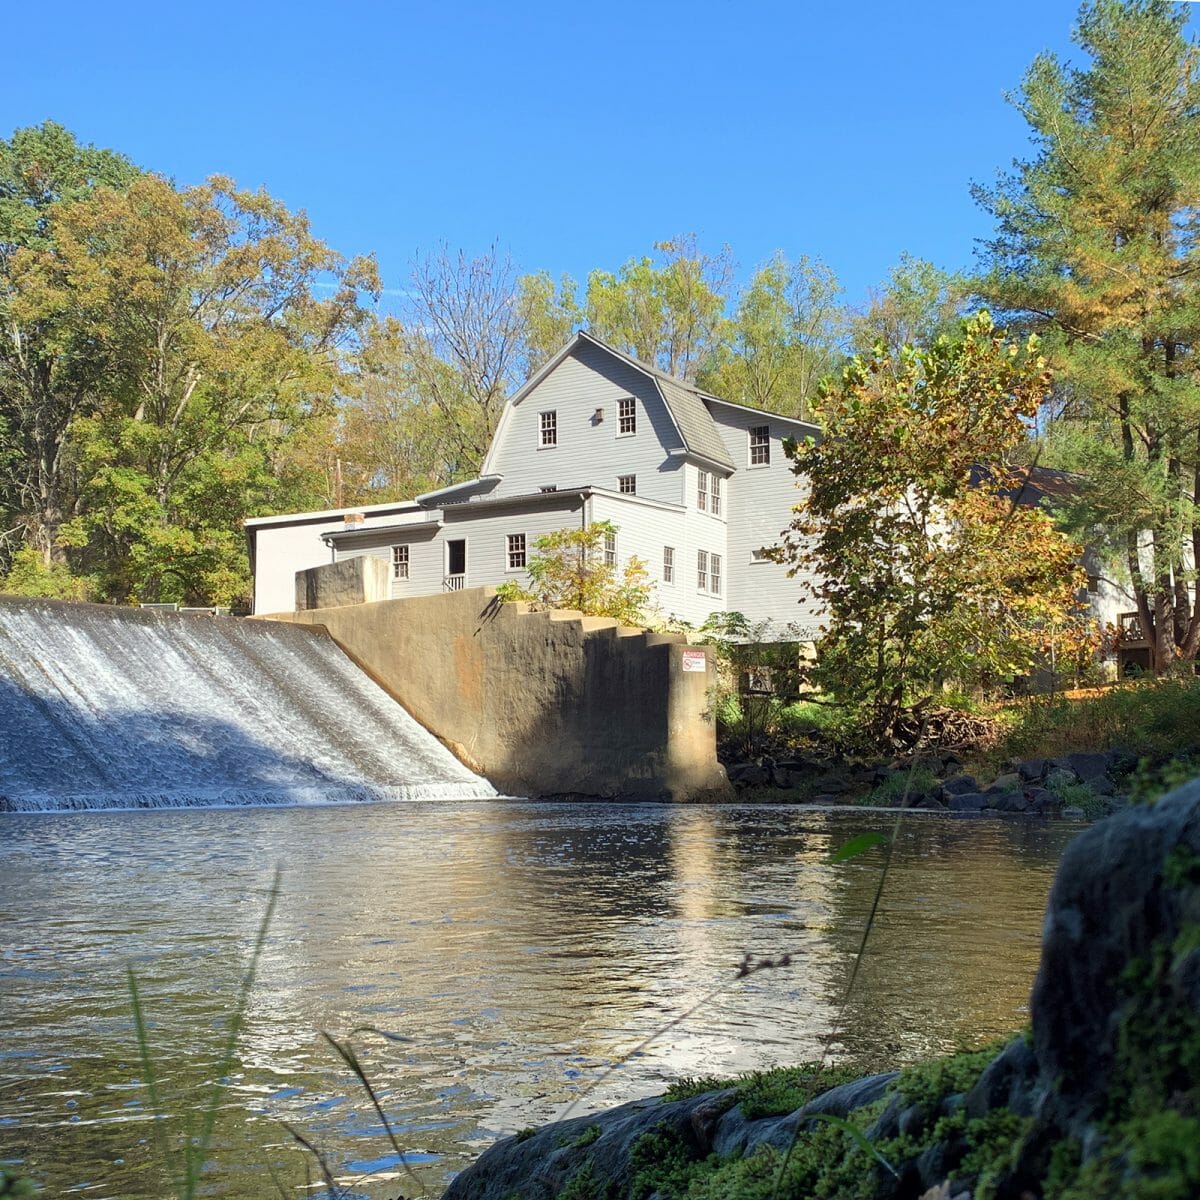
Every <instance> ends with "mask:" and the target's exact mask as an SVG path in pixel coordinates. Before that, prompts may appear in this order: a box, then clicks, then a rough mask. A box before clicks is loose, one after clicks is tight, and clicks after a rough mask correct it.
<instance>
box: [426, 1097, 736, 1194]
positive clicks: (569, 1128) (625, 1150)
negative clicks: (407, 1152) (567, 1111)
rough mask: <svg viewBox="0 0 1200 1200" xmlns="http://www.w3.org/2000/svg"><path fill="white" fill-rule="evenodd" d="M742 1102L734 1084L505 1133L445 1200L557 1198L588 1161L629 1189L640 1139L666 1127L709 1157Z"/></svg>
mask: <svg viewBox="0 0 1200 1200" xmlns="http://www.w3.org/2000/svg"><path fill="white" fill-rule="evenodd" d="M735 1099H736V1093H735V1092H734V1090H733V1089H732V1088H726V1089H725V1090H723V1091H719V1092H706V1093H705V1094H703V1095H701V1096H693V1097H691V1098H690V1099H687V1100H676V1101H673V1102H671V1103H663V1101H662V1100H660V1099H653V1100H635V1101H633V1102H632V1103H630V1104H622V1105H621V1106H620V1108H614V1109H611V1110H609V1111H608V1112H604V1113H598V1114H596V1115H594V1116H586V1117H572V1118H571V1119H570V1120H567V1121H557V1122H555V1123H554V1124H552V1125H543V1126H542V1128H541V1129H538V1130H536V1131H535V1132H534V1133H533V1134H532V1135H530V1136H528V1137H521V1136H519V1135H518V1136H516V1137H509V1138H505V1139H504V1140H503V1141H500V1142H497V1143H496V1144H495V1145H494V1146H492V1147H490V1148H489V1149H488V1150H486V1151H485V1152H484V1154H483V1155H482V1156H481V1157H480V1158H479V1159H478V1160H477V1161H476V1162H475V1163H473V1164H472V1165H471V1166H470V1167H468V1168H467V1170H465V1171H463V1172H461V1173H460V1174H458V1175H456V1176H455V1177H454V1179H453V1180H451V1182H450V1186H449V1187H448V1188H447V1189H446V1191H445V1193H444V1197H443V1200H506V1198H507V1197H510V1196H512V1195H514V1194H519V1195H521V1196H522V1197H524V1200H549V1198H550V1197H552V1196H557V1195H558V1194H559V1192H560V1191H561V1190H562V1188H563V1187H564V1186H565V1185H566V1183H567V1181H568V1180H569V1179H570V1177H571V1176H572V1175H573V1174H575V1172H576V1171H578V1170H579V1169H580V1168H581V1167H582V1166H583V1164H584V1163H585V1162H590V1163H591V1169H592V1172H593V1173H594V1174H596V1175H598V1176H600V1177H601V1178H603V1179H606V1180H607V1179H612V1180H616V1181H619V1182H620V1183H622V1184H623V1185H624V1186H625V1187H628V1185H629V1183H630V1181H631V1180H632V1175H633V1170H632V1153H631V1152H632V1149H633V1144H634V1142H636V1141H637V1140H638V1138H640V1137H641V1136H642V1135H643V1134H645V1133H649V1132H651V1131H652V1130H656V1129H659V1128H662V1129H664V1130H667V1131H670V1132H671V1133H674V1134H676V1135H677V1136H678V1137H679V1138H680V1140H681V1141H682V1142H683V1144H684V1145H685V1146H687V1148H688V1150H689V1151H690V1152H691V1153H692V1154H695V1155H697V1156H699V1157H705V1156H707V1155H708V1154H710V1153H711V1152H712V1148H713V1139H714V1137H715V1135H716V1131H717V1127H718V1124H719V1122H720V1119H721V1117H722V1115H723V1114H724V1113H725V1112H726V1110H727V1109H728V1108H729V1107H730V1106H731V1105H732V1104H733V1103H734V1100H735ZM755 1124H758V1123H757V1122H756V1123H755ZM593 1127H595V1128H596V1129H598V1130H599V1133H598V1134H596V1133H594V1132H592V1130H593Z"/></svg>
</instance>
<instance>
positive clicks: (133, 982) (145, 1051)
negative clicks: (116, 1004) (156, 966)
mask: <svg viewBox="0 0 1200 1200" xmlns="http://www.w3.org/2000/svg"><path fill="white" fill-rule="evenodd" d="M125 980H126V983H127V985H128V987H129V1005H130V1007H131V1008H132V1009H133V1028H134V1032H135V1033H136V1036H137V1044H138V1057H139V1058H140V1059H141V1063H142V1077H143V1078H144V1079H145V1080H146V1092H147V1094H148V1096H149V1098H150V1117H151V1121H152V1123H153V1126H154V1148H155V1150H156V1151H157V1152H158V1157H159V1159H160V1160H161V1161H162V1165H163V1169H164V1170H165V1171H166V1172H167V1174H168V1176H170V1179H171V1188H172V1190H173V1191H174V1192H175V1194H176V1195H181V1194H182V1180H181V1179H180V1178H179V1177H178V1176H176V1174H175V1172H174V1171H173V1170H172V1167H171V1151H170V1147H169V1146H168V1145H167V1127H166V1121H167V1114H166V1111H165V1110H164V1108H163V1104H162V1097H161V1095H160V1093H159V1090H158V1075H157V1073H156V1072H155V1070H154V1059H153V1058H152V1057H151V1054H150V1035H149V1032H148V1031H147V1028H146V1014H145V1012H144V1011H143V1009H142V998H141V996H140V994H139V993H138V983H137V976H136V975H135V974H134V972H133V967H131V966H126V968H125Z"/></svg>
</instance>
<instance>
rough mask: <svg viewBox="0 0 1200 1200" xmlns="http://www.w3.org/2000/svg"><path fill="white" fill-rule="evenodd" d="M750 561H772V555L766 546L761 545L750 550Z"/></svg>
mask: <svg viewBox="0 0 1200 1200" xmlns="http://www.w3.org/2000/svg"><path fill="white" fill-rule="evenodd" d="M750 561H751V562H752V563H760V562H770V561H771V555H770V552H769V551H768V550H767V548H766V546H759V548H758V549H757V550H751V551H750Z"/></svg>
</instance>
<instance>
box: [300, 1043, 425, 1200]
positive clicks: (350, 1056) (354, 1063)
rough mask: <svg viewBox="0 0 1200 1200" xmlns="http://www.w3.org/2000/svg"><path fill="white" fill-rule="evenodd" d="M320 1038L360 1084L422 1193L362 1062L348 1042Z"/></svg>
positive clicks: (421, 1183)
mask: <svg viewBox="0 0 1200 1200" xmlns="http://www.w3.org/2000/svg"><path fill="white" fill-rule="evenodd" d="M321 1036H322V1037H323V1038H324V1039H325V1040H326V1041H327V1042H328V1043H329V1044H330V1045H331V1046H332V1047H333V1049H334V1052H335V1053H336V1054H337V1055H338V1056H339V1057H340V1058H341V1060H342V1062H344V1063H345V1064H346V1066H348V1067H349V1068H350V1070H351V1071H353V1072H354V1075H355V1077H356V1078H357V1079H358V1082H359V1083H360V1084H362V1086H363V1089H364V1090H365V1091H366V1093H367V1095H368V1096H369V1097H370V1099H371V1104H372V1105H373V1106H374V1108H375V1113H376V1115H377V1116H378V1117H379V1120H380V1122H381V1123H382V1125H383V1128H384V1131H385V1132H386V1133H387V1135H388V1141H389V1142H391V1143H392V1149H393V1150H395V1152H396V1154H397V1156H398V1157H399V1159H400V1165H401V1166H402V1167H403V1168H404V1173H405V1174H406V1175H407V1176H408V1177H409V1178H410V1179H411V1180H412V1181H413V1182H414V1183H415V1184H416V1185H417V1187H419V1188H420V1189H421V1191H422V1193H424V1191H425V1184H424V1182H423V1181H422V1180H421V1177H420V1176H419V1175H418V1174H417V1173H416V1172H415V1171H414V1170H413V1169H412V1167H411V1166H409V1164H408V1157H407V1156H406V1155H405V1153H404V1151H403V1150H402V1149H401V1147H400V1142H399V1139H398V1138H397V1137H396V1134H395V1131H394V1130H393V1129H392V1124H391V1122H390V1121H389V1120H388V1119H387V1114H386V1113H385V1112H384V1111H383V1105H382V1104H380V1103H379V1096H378V1095H377V1094H376V1092H375V1088H374V1087H373V1086H372V1085H371V1081H370V1080H369V1079H368V1078H367V1073H366V1071H365V1070H364V1069H363V1065H362V1062H361V1061H360V1059H359V1057H358V1055H357V1054H356V1053H355V1050H354V1047H353V1046H351V1045H350V1043H349V1042H339V1041H338V1040H337V1038H335V1037H334V1036H333V1035H332V1034H330V1033H327V1032H326V1031H325V1030H324V1029H322V1030H321Z"/></svg>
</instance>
